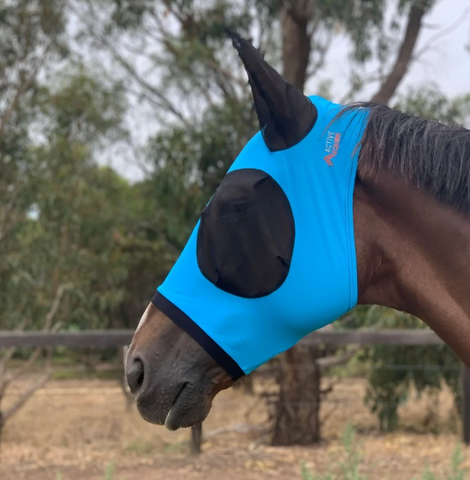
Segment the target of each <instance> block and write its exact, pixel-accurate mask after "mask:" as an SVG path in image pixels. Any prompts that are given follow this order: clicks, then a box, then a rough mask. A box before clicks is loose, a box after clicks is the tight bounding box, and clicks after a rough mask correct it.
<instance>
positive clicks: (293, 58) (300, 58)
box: [281, 7, 311, 90]
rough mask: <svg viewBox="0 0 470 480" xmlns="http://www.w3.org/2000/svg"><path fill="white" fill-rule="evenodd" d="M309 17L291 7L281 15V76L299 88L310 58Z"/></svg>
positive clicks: (303, 83)
mask: <svg viewBox="0 0 470 480" xmlns="http://www.w3.org/2000/svg"><path fill="white" fill-rule="evenodd" d="M308 23H309V18H308V16H307V15H303V14H302V12H295V11H294V10H293V8H292V7H290V8H288V7H285V8H284V9H283V11H282V15H281V25H282V63H283V77H284V79H285V80H287V81H288V82H290V83H292V84H293V85H295V86H296V87H299V88H300V89H301V90H303V89H304V85H305V80H306V77H307V68H308V62H309V59H310V47H311V44H310V40H311V38H310V35H309V34H308Z"/></svg>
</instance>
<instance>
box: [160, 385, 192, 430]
mask: <svg viewBox="0 0 470 480" xmlns="http://www.w3.org/2000/svg"><path fill="white" fill-rule="evenodd" d="M188 385H189V384H188V383H187V382H186V383H183V385H182V386H181V389H180V391H179V392H178V393H177V394H176V397H175V399H174V400H173V403H172V405H171V407H170V410H168V413H167V414H166V417H165V423H164V425H165V427H166V428H167V429H168V430H171V431H174V430H178V428H182V427H190V426H191V425H186V424H185V423H184V411H185V406H186V401H187V399H186V398H185V397H188V395H189V394H188V391H189V390H190V389H191V388H190V387H188Z"/></svg>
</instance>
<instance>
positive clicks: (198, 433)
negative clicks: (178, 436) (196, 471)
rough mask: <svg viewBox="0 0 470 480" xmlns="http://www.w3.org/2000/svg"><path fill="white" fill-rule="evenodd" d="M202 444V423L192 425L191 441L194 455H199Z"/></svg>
mask: <svg viewBox="0 0 470 480" xmlns="http://www.w3.org/2000/svg"><path fill="white" fill-rule="evenodd" d="M201 444H202V423H198V424H197V425H194V426H193V427H191V441H190V450H191V453H192V454H193V455H198V454H200V453H201Z"/></svg>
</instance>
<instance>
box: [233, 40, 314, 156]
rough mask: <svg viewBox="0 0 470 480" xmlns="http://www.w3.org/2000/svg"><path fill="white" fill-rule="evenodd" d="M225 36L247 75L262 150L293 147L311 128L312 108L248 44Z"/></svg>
mask: <svg viewBox="0 0 470 480" xmlns="http://www.w3.org/2000/svg"><path fill="white" fill-rule="evenodd" d="M229 34H230V36H231V37H232V41H233V46H234V47H235V48H236V49H237V51H238V54H239V55H240V58H241V59H242V61H243V64H244V66H245V70H246V71H247V73H248V79H249V82H250V86H251V90H252V92H253V98H254V103H255V108H256V113H257V115H258V120H259V125H260V129H261V131H262V133H263V138H264V141H265V143H266V146H267V147H268V148H269V150H271V151H272V152H275V151H278V150H285V149H287V148H290V147H293V146H294V145H296V144H297V143H299V142H300V141H302V140H303V138H304V137H305V136H306V135H307V134H308V133H309V132H310V130H311V129H312V127H313V126H314V125H315V122H316V120H317V116H318V113H317V109H316V108H315V105H313V103H312V102H311V101H310V99H309V98H307V97H306V96H305V95H304V94H303V93H302V92H301V90H299V89H298V88H297V87H295V86H294V85H291V84H290V83H289V82H286V81H285V80H284V79H283V78H282V77H281V75H279V73H277V72H276V70H274V68H272V67H271V66H270V65H268V63H267V62H266V61H265V60H264V59H263V57H262V56H261V54H260V52H259V51H258V50H257V49H256V48H254V47H253V45H252V44H251V43H250V42H249V41H248V40H246V39H244V38H242V37H241V36H240V35H238V34H236V33H234V32H229Z"/></svg>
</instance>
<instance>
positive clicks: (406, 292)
mask: <svg viewBox="0 0 470 480" xmlns="http://www.w3.org/2000/svg"><path fill="white" fill-rule="evenodd" d="M359 177H361V175H360V171H359ZM359 177H358V181H357V183H356V188H355V190H354V228H355V237H356V252H357V265H358V283H359V303H362V304H378V305H384V306H388V307H393V308H397V309H399V310H402V311H405V312H408V313H410V314H412V315H415V316H417V317H419V318H420V319H422V320H423V321H425V322H426V323H427V324H428V325H429V326H430V327H431V328H432V329H433V330H434V331H435V332H436V333H437V334H438V335H439V336H440V337H441V338H442V339H443V340H444V341H445V342H446V343H447V344H448V345H449V346H450V347H451V348H453V349H454V350H455V351H456V353H457V354H458V355H459V356H460V357H461V359H462V360H463V361H465V362H467V363H468V364H470V348H468V347H469V345H470V295H469V287H470V219H469V218H467V217H466V216H464V215H462V214H459V213H457V212H456V211H454V210H453V209H452V208H450V207H448V206H445V205H443V204H441V203H439V202H438V201H437V200H436V199H435V198H434V197H432V196H431V195H429V194H427V193H425V192H423V191H419V190H418V189H417V188H416V187H414V186H412V185H410V184H409V183H408V182H406V181H404V180H403V179H402V178H400V176H398V175H397V174H394V173H393V172H391V171H389V170H385V169H384V170H381V171H380V172H379V173H378V175H377V176H374V178H370V179H365V178H362V177H361V178H360V179H359Z"/></svg>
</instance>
